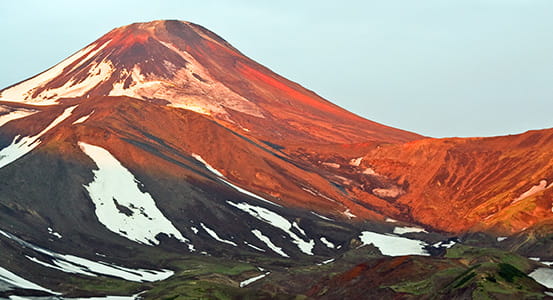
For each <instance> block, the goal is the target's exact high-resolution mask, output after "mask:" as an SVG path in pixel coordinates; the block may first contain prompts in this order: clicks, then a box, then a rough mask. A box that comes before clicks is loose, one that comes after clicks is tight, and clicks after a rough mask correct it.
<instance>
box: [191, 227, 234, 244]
mask: <svg viewBox="0 0 553 300" xmlns="http://www.w3.org/2000/svg"><path fill="white" fill-rule="evenodd" d="M200 226H202V228H203V229H204V230H205V232H207V233H208V234H209V235H210V236H211V237H212V238H214V239H215V240H217V241H219V242H221V243H226V244H229V245H233V246H234V247H236V246H238V245H236V243H235V242H232V241H229V240H225V239H222V238H220V237H219V235H218V234H217V232H215V231H214V230H212V229H210V228H209V227H207V226H205V225H204V223H200Z"/></svg>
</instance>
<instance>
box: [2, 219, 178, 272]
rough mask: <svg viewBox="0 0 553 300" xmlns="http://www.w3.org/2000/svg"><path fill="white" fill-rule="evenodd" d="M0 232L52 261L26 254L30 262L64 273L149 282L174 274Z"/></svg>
mask: <svg viewBox="0 0 553 300" xmlns="http://www.w3.org/2000/svg"><path fill="white" fill-rule="evenodd" d="M0 234H1V235H3V236H5V237H7V238H9V239H11V240H13V241H15V242H17V243H18V244H20V245H22V246H23V247H26V248H30V249H32V250H34V251H36V252H38V253H40V254H42V255H46V256H48V257H49V258H50V260H51V261H52V263H47V262H44V261H41V260H39V259H38V258H35V257H31V256H26V258H27V259H29V260H30V261H32V262H35V263H37V264H40V265H42V266H44V267H47V268H52V269H56V270H59V271H62V272H65V273H71V274H82V275H86V276H93V277H95V276H97V275H96V274H100V275H108V276H113V277H118V278H121V279H125V280H129V281H135V282H146V281H148V282H151V281H159V280H164V279H167V278H169V277H170V276H172V275H173V274H174V272H173V271H171V270H161V271H157V270H146V269H130V268H126V267H122V266H117V265H113V264H110V263H106V262H102V261H100V262H95V261H92V260H89V259H86V258H82V257H78V256H74V255H69V254H59V253H56V252H54V251H50V250H47V249H44V248H41V247H39V246H36V245H34V244H31V243H28V242H25V241H24V240H22V239H20V238H18V237H16V236H15V235H13V234H10V233H7V232H4V231H2V230H0Z"/></svg>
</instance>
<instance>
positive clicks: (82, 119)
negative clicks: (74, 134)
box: [73, 111, 94, 125]
mask: <svg viewBox="0 0 553 300" xmlns="http://www.w3.org/2000/svg"><path fill="white" fill-rule="evenodd" d="M93 113H94V111H92V112H91V113H89V114H88V115H85V116H82V117H80V118H78V119H77V120H76V121H75V122H73V125H75V124H81V123H84V122H85V121H86V120H88V118H90V116H92V114H93Z"/></svg>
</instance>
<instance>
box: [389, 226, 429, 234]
mask: <svg viewBox="0 0 553 300" xmlns="http://www.w3.org/2000/svg"><path fill="white" fill-rule="evenodd" d="M415 232H424V233H428V231H426V229H424V228H420V227H409V226H405V227H395V228H394V233H395V234H405V233H415Z"/></svg>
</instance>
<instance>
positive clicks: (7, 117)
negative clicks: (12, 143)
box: [0, 109, 37, 127]
mask: <svg viewBox="0 0 553 300" xmlns="http://www.w3.org/2000/svg"><path fill="white" fill-rule="evenodd" d="M35 113H37V112H36V111H33V110H26V109H25V110H23V109H21V110H14V111H10V112H8V113H6V114H3V115H0V127H2V126H4V124H6V123H8V122H9V121H13V120H17V119H22V118H25V117H28V116H30V115H33V114H35Z"/></svg>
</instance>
